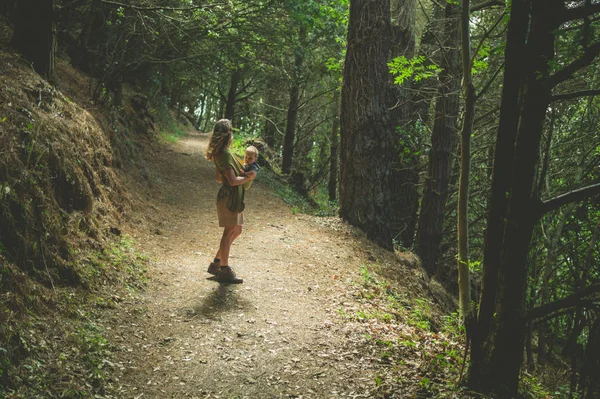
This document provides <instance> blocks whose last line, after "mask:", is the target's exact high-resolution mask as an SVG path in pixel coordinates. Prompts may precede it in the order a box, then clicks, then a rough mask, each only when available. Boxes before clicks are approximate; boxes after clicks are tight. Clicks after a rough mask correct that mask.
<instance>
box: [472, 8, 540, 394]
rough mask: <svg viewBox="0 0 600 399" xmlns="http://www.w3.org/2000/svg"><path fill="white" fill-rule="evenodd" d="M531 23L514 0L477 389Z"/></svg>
mask: <svg viewBox="0 0 600 399" xmlns="http://www.w3.org/2000/svg"><path fill="white" fill-rule="evenodd" d="M528 24H529V1H528V0H515V1H514V2H513V4H512V12H511V18H510V21H509V23H508V33H507V40H506V51H505V60H506V64H505V68H504V84H503V86H502V102H501V106H500V122H499V126H498V134H497V141H496V151H495V155H494V164H493V171H492V190H491V191H492V193H491V204H490V207H489V211H488V218H487V228H486V235H485V244H484V260H483V264H484V268H483V281H482V285H481V298H480V300H479V312H478V315H477V325H476V329H475V330H474V331H473V335H472V338H471V365H470V368H469V377H468V379H469V385H470V386H471V387H473V388H475V389H480V390H484V389H487V387H486V384H487V383H488V381H489V380H490V379H492V371H491V370H483V367H484V366H486V363H487V361H486V358H487V353H486V350H487V348H486V347H484V344H485V343H486V342H488V341H489V337H490V334H491V329H492V320H493V316H494V311H495V306H496V297H497V295H496V293H497V289H498V270H499V268H500V254H501V250H502V241H503V233H504V226H505V219H504V218H505V216H506V213H507V209H508V196H507V195H506V193H507V192H508V190H509V188H510V179H511V177H512V174H513V173H512V170H513V159H514V143H515V140H516V135H517V126H518V123H519V90H520V89H521V85H522V80H523V76H522V70H521V67H522V65H521V60H522V59H524V57H525V54H526V49H525V38H526V34H527V26H528Z"/></svg>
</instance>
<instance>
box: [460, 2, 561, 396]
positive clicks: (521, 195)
mask: <svg viewBox="0 0 600 399" xmlns="http://www.w3.org/2000/svg"><path fill="white" fill-rule="evenodd" d="M530 5H531V2H530V1H529V0H513V3H512V12H511V21H510V25H509V38H508V40H507V49H506V67H505V71H506V72H505V80H504V91H503V98H502V106H501V116H500V119H501V121H500V127H499V131H498V145H497V150H496V155H495V162H496V163H498V164H501V163H502V162H503V160H504V161H506V160H509V162H510V161H512V162H510V163H511V165H510V167H508V168H507V169H508V171H509V172H510V175H509V176H505V175H504V173H502V174H500V175H497V173H496V172H497V167H498V165H495V168H494V181H493V182H492V191H493V197H492V206H491V211H490V219H489V220H488V236H487V237H486V253H485V257H484V269H485V268H487V267H488V263H486V262H489V263H490V267H491V268H492V270H493V269H494V268H495V269H496V270H497V273H496V276H495V278H496V279H495V281H496V282H497V284H494V285H489V282H490V281H489V280H488V281H485V280H484V291H483V293H482V302H483V298H484V297H485V298H486V300H489V299H490V298H489V297H488V295H490V294H489V293H490V291H492V292H493V294H491V295H492V296H493V299H494V301H493V302H492V303H491V304H489V303H487V302H486V303H485V304H484V305H485V306H483V305H482V306H481V308H480V313H479V322H478V326H477V334H475V336H474V337H473V340H472V350H471V354H472V355H471V359H472V363H471V368H470V370H469V382H470V384H471V385H472V386H474V387H476V388H477V389H480V390H483V391H486V392H493V393H495V394H497V395H500V396H502V397H514V396H516V394H517V388H518V376H519V369H520V367H521V364H522V360H523V359H522V357H523V345H524V340H525V332H526V331H525V320H524V318H523V317H522V314H523V312H524V310H525V293H526V286H527V285H526V282H527V275H528V266H529V264H528V261H527V256H528V253H529V245H530V241H531V237H532V234H533V228H534V226H535V223H536V222H537V221H538V214H539V212H538V209H537V207H536V204H537V201H536V200H537V198H536V197H535V192H536V190H535V183H536V182H535V178H536V170H537V166H538V165H537V164H538V161H539V153H540V142H541V135H542V130H543V124H544V119H545V115H546V110H547V108H548V105H549V103H550V99H551V92H550V87H549V85H547V84H545V82H544V81H543V79H540V76H542V77H546V76H548V63H549V62H550V61H551V60H552V59H553V56H554V33H553V31H554V29H556V27H557V26H558V15H560V11H559V10H560V8H561V7H560V6H561V5H562V0H546V1H544V2H541V1H538V0H534V1H533V4H532V7H531V8H530ZM530 15H531V21H530V18H529V16H530ZM529 26H530V30H529V36H528V39H527V41H526V40H525V39H526V35H525V33H526V32H527V28H528V27H529ZM513 40H515V41H514V42H513ZM526 43H527V45H526ZM509 44H511V45H512V46H514V47H512V48H511V49H510V50H509ZM515 50H519V51H515ZM523 50H525V51H523ZM517 54H520V55H525V56H524V57H521V58H512V57H513V56H515V55H517ZM517 67H521V68H524V69H525V75H524V77H525V80H524V81H522V80H521V77H520V76H519V75H518V74H516V75H515V74H513V73H514V70H512V69H513V68H517ZM509 79H514V80H509ZM519 82H522V83H523V87H520V86H521V84H519ZM513 85H516V87H514V86H513ZM507 86H508V87H507ZM519 89H520V90H521V92H522V93H523V101H522V102H521V103H519V102H518V101H517V102H516V104H521V107H520V108H517V110H516V111H517V113H516V115H506V113H504V114H503V112H502V110H503V109H504V111H506V110H507V104H506V103H505V102H506V101H514V99H515V98H514V97H515V96H516V95H517V93H518V92H519ZM507 90H509V91H508V92H507ZM512 90H515V92H512ZM504 94H508V95H507V96H506V97H504ZM503 116H504V118H508V121H506V120H505V121H503ZM503 122H504V124H503ZM506 122H508V125H511V126H512V127H513V128H514V131H505V130H503V127H504V128H506V127H507V124H506ZM513 123H514V124H513ZM503 134H507V136H508V137H507V138H508V139H512V145H511V144H510V143H506V142H503V143H501V139H502V140H503V139H504V137H502V135H503ZM503 144H504V145H507V146H504V145H503ZM507 147H510V148H507ZM513 148H514V150H513ZM504 150H507V153H505V152H504ZM503 172H506V171H503ZM497 178H498V179H500V180H501V182H502V183H503V184H506V185H505V186H504V187H503V188H504V190H503V191H502V192H500V193H498V192H497V191H495V190H494V188H495V189H496V190H497V189H498V182H497V181H496V179H497ZM497 196H498V197H497ZM507 197H508V198H507ZM495 201H498V202H499V203H500V204H502V208H503V209H504V211H505V212H504V214H503V215H495V214H493V213H492V212H493V211H497V209H498V208H496V207H494V202H495ZM496 217H497V218H496ZM496 223H501V226H497V225H495V224H496ZM501 230H504V231H503V232H501ZM492 232H493V233H494V234H498V236H496V237H494V238H496V239H498V238H499V239H500V242H499V244H498V243H494V245H499V247H498V248H497V249H498V252H497V253H496V255H499V256H498V260H499V262H497V261H496V260H493V261H492V260H491V259H490V258H489V255H490V252H489V248H488V246H490V245H492V242H491V239H492V237H491V236H490V233H492ZM486 273H487V272H486ZM485 277H486V275H485V274H484V279H485ZM487 277H488V278H489V276H487ZM483 312H489V313H483Z"/></svg>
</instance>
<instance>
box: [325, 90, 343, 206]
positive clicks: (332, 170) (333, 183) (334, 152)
mask: <svg viewBox="0 0 600 399" xmlns="http://www.w3.org/2000/svg"><path fill="white" fill-rule="evenodd" d="M332 112H333V115H335V116H334V118H333V122H332V123H331V136H330V138H329V141H330V147H329V148H330V149H329V181H328V184H327V189H328V193H329V201H335V200H336V199H337V184H338V165H339V155H338V152H339V145H340V144H339V143H340V137H339V130H340V118H339V114H340V93H339V91H337V90H336V91H335V93H334V95H333V102H332Z"/></svg>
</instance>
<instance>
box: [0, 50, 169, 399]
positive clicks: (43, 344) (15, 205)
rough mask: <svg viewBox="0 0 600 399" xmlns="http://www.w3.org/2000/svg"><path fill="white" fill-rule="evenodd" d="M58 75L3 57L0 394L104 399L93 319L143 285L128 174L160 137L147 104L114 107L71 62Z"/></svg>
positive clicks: (103, 357) (103, 355)
mask: <svg viewBox="0 0 600 399" xmlns="http://www.w3.org/2000/svg"><path fill="white" fill-rule="evenodd" d="M58 77H59V78H58V82H59V83H58V85H57V86H51V85H49V84H48V83H47V82H46V81H44V80H43V79H41V78H40V77H39V76H38V75H37V74H35V73H34V72H33V71H32V69H31V67H30V66H29V65H28V64H27V63H26V62H25V61H23V60H22V59H21V58H20V56H19V55H18V54H14V53H11V52H8V51H7V50H0V397H9V398H12V397H22V398H35V397H89V396H93V395H94V394H102V393H103V392H104V390H105V388H106V387H108V386H110V381H106V380H105V379H104V372H103V370H104V368H105V366H106V364H107V362H110V360H109V357H108V352H106V341H105V340H104V338H103V332H102V330H101V328H100V327H99V326H97V325H96V324H95V323H94V318H95V312H97V311H101V310H102V309H106V308H110V307H111V306H114V304H115V302H118V301H120V300H122V299H123V298H124V297H127V296H132V295H135V293H136V291H137V290H138V289H140V288H142V287H143V283H144V277H143V275H144V267H145V266H144V265H145V263H146V259H145V258H144V257H143V256H141V255H140V254H138V253H136V252H135V251H134V250H133V249H132V245H131V244H132V243H131V241H130V240H129V239H128V238H127V237H124V236H122V235H121V229H120V225H121V223H123V221H124V220H126V219H127V216H128V213H129V211H130V201H129V200H128V198H127V194H126V192H125V191H124V189H123V186H124V184H123V182H122V179H123V178H124V174H123V171H125V170H129V171H135V170H137V169H136V168H138V166H137V165H136V158H137V155H136V153H137V152H138V151H139V148H140V145H141V146H142V148H143V146H144V145H151V143H152V142H153V140H154V139H155V137H157V136H158V133H157V129H156V127H155V123H154V120H153V116H152V115H151V109H150V107H149V105H148V102H147V99H145V98H144V97H143V96H141V95H137V94H135V93H129V96H128V97H127V99H126V100H125V104H124V106H123V107H121V108H118V109H109V108H108V107H104V106H101V105H96V104H94V103H93V102H92V101H91V100H90V99H89V98H88V97H87V95H86V89H85V88H86V83H87V81H88V78H87V77H86V76H84V75H82V74H80V73H78V72H77V71H75V70H74V69H72V68H71V67H70V66H69V65H68V63H67V62H64V61H60V62H59V65H58ZM134 142H135V145H134Z"/></svg>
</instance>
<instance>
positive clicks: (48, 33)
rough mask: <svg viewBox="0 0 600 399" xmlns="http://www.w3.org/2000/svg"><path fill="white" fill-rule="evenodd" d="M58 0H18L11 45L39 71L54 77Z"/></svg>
mask: <svg viewBox="0 0 600 399" xmlns="http://www.w3.org/2000/svg"><path fill="white" fill-rule="evenodd" d="M55 9H56V7H55V3H54V0H42V1H35V0H21V1H19V2H18V3H17V8H16V15H15V30H14V34H13V37H12V39H11V45H12V46H13V47H14V48H15V49H16V50H17V51H19V52H20V53H21V54H23V56H24V57H25V58H26V59H27V60H28V61H30V62H31V63H32V64H33V68H34V69H35V71H36V72H37V73H39V74H40V75H42V76H44V77H45V78H47V79H48V80H50V81H52V80H53V79H54V68H55V57H56V14H55Z"/></svg>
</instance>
